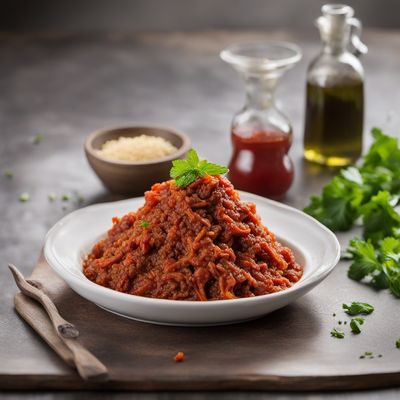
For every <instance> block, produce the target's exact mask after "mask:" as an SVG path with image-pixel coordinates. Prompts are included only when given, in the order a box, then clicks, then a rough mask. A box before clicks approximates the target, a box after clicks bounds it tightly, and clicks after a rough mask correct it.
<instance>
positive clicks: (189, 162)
mask: <svg viewBox="0 0 400 400" xmlns="http://www.w3.org/2000/svg"><path fill="white" fill-rule="evenodd" d="M227 172H228V168H226V167H224V166H222V165H218V164H212V163H209V162H208V161H207V160H200V159H199V156H198V154H197V153H196V151H195V150H193V149H191V150H190V151H189V152H188V154H187V157H186V160H174V161H172V168H171V171H170V176H171V178H173V179H175V183H176V184H177V185H178V186H180V187H185V186H188V185H190V184H191V183H193V182H194V181H195V180H196V179H198V178H201V177H203V176H204V175H206V174H209V175H220V174H225V173H227Z"/></svg>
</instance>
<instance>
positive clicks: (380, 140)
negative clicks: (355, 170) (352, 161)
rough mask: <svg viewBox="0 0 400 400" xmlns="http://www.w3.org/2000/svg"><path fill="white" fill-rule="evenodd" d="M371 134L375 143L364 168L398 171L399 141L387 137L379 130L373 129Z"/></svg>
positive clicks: (366, 156)
mask: <svg viewBox="0 0 400 400" xmlns="http://www.w3.org/2000/svg"><path fill="white" fill-rule="evenodd" d="M371 133H372V136H373V137H374V139H375V141H374V143H373V144H372V146H371V147H370V149H369V151H368V153H367V154H366V155H365V157H364V164H363V166H364V167H380V166H381V167H382V166H383V167H386V168H388V169H390V170H393V171H394V170H398V169H399V168H400V149H399V146H398V141H397V139H396V138H394V137H392V136H388V135H385V134H384V133H383V132H382V130H380V129H378V128H373V129H372V131H371Z"/></svg>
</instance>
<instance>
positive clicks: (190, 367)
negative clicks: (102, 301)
mask: <svg viewBox="0 0 400 400" xmlns="http://www.w3.org/2000/svg"><path fill="white" fill-rule="evenodd" d="M346 269H347V266H346V265H345V264H344V263H340V264H339V265H338V266H337V267H336V268H335V270H334V272H333V273H332V274H331V275H330V276H329V277H328V278H327V279H326V280H325V281H324V282H323V283H322V284H321V285H319V286H318V287H317V288H316V289H314V290H313V291H312V292H311V293H310V294H308V295H306V296H304V297H303V298H302V299H300V300H299V301H297V302H296V303H294V304H292V305H289V306H287V307H286V308H284V309H281V310H278V311H276V312H274V313H272V314H270V315H268V316H266V317H264V318H262V319H259V320H256V321H252V322H246V323H241V324H236V325H230V326H222V327H221V326H220V327H207V328H182V327H168V326H157V325H150V324H146V323H142V322H136V321H132V320H128V319H124V318H122V317H118V316H116V315H114V314H111V313H108V312H106V311H104V310H102V309H100V308H98V307H97V306H96V305H94V304H92V303H89V302H88V301H86V300H84V299H83V298H81V297H80V296H78V295H77V294H75V293H74V292H73V291H72V290H71V289H69V288H68V287H67V286H66V285H65V283H64V282H63V281H61V279H60V278H58V277H57V276H56V275H55V274H54V273H53V272H52V270H51V269H50V267H49V266H48V265H47V264H46V262H45V261H44V260H43V258H42V257H41V258H40V260H39V263H38V265H37V267H36V269H35V270H34V272H33V275H32V277H33V278H35V279H39V280H41V281H42V282H46V287H47V288H48V292H49V295H50V296H51V297H52V298H53V300H54V301H55V302H56V304H57V306H58V308H59V310H60V312H61V314H62V315H63V316H64V317H65V318H66V319H67V320H69V321H71V322H72V323H74V324H75V325H76V326H77V327H78V328H79V330H80V332H81V341H82V343H83V344H84V345H85V346H86V347H87V348H88V349H89V350H91V351H92V352H93V353H94V354H95V355H96V356H97V357H98V358H99V359H100V360H101V361H102V362H103V363H104V364H105V365H106V366H107V368H108V369H109V372H110V380H109V381H108V382H105V383H87V382H84V381H82V380H81V379H80V377H79V376H78V375H77V373H76V372H75V370H74V369H73V368H71V367H70V366H68V365H67V364H66V363H64V362H61V361H60V360H61V359H59V358H57V357H52V356H51V355H50V354H49V357H48V358H40V359H33V358H31V356H30V355H29V354H19V355H18V354H14V356H13V357H11V358H10V360H9V362H8V363H2V365H1V367H0V388H2V389H39V388H40V389H64V390H67V389H101V388H108V389H113V388H117V389H133V390H220V389H243V390H252V389H254V390H285V391H288V390H328V389H330V390H331V389H361V388H375V387H384V386H394V385H399V384H400V350H399V349H396V348H395V340H396V339H397V338H398V337H399V336H400V308H399V306H400V300H398V299H395V298H394V297H392V296H391V295H390V294H389V293H388V292H385V291H382V292H375V291H373V290H372V289H371V288H369V287H367V286H364V285H361V284H358V283H356V282H353V281H351V280H350V279H348V278H347V277H346ZM354 300H359V301H366V302H369V303H371V304H373V305H374V306H375V312H374V313H373V314H371V315H370V316H367V317H366V321H365V324H364V325H363V327H362V328H363V329H362V333H361V334H360V335H354V334H351V333H350V327H349V325H348V323H347V325H344V324H343V323H342V325H338V321H339V320H341V321H349V318H348V317H347V316H346V314H345V313H344V312H343V311H342V309H341V308H342V303H343V302H351V301H354ZM15 302H16V307H17V309H18V310H20V311H21V312H22V313H23V315H24V318H25V319H26V320H27V321H30V322H31V323H33V324H34V325H36V326H39V325H42V326H46V325H47V326H48V321H47V316H46V315H45V313H44V312H43V311H42V309H41V308H40V307H38V306H37V304H36V303H35V302H34V301H32V300H30V299H28V298H26V297H25V296H23V295H22V294H18V295H17V296H16V298H15ZM334 313H335V314H336V316H335V317H334V316H333V314H334ZM16 318H17V317H16ZM335 326H337V327H341V328H342V329H343V330H344V331H345V333H346V336H345V338H344V339H336V338H333V337H331V336H330V331H331V329H332V328H333V327H335ZM26 335H36V333H35V332H34V331H33V330H28V331H27V332H26ZM50 336H51V335H50ZM50 336H49V337H50ZM49 344H50V345H52V346H57V338H55V339H54V341H53V339H50V340H49ZM178 351H183V352H185V354H186V358H185V361H184V362H182V363H176V362H174V360H173V358H174V355H175V354H176V352H178ZM366 351H370V352H373V353H374V355H376V357H375V358H373V359H360V358H359V357H360V355H361V354H362V353H364V352H366ZM50 352H51V350H50V348H49V353H50ZM379 354H381V355H382V357H377V356H378V355H379ZM60 355H61V356H63V354H60ZM64 356H65V357H66V355H65V354H64ZM21 366H23V367H21Z"/></svg>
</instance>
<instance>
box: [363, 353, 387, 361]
mask: <svg viewBox="0 0 400 400" xmlns="http://www.w3.org/2000/svg"><path fill="white" fill-rule="evenodd" d="M374 357H375V356H374V355H373V353H372V351H366V352H365V353H364V354H361V356H360V357H359V358H361V359H369V360H372V359H373V358H374ZM378 357H382V354H380V355H379V356H378Z"/></svg>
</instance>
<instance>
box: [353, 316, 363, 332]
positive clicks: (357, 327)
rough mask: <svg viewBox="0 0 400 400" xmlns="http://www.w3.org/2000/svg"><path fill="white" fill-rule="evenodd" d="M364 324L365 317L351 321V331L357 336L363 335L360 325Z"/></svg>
mask: <svg viewBox="0 0 400 400" xmlns="http://www.w3.org/2000/svg"><path fill="white" fill-rule="evenodd" d="M363 323H364V318H363V317H355V318H352V319H351V321H350V328H351V331H352V332H353V333H355V334H359V333H361V329H360V325H362V324H363Z"/></svg>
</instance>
